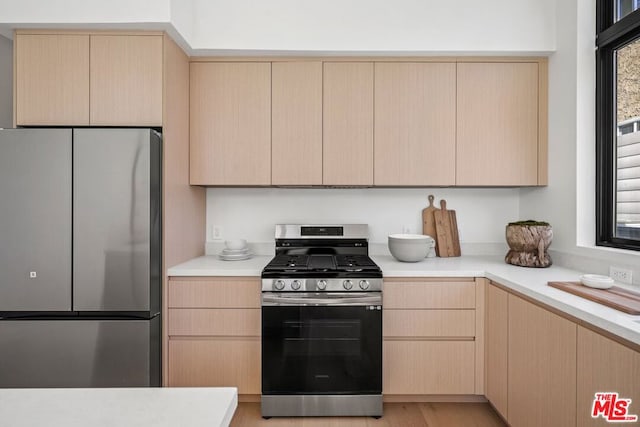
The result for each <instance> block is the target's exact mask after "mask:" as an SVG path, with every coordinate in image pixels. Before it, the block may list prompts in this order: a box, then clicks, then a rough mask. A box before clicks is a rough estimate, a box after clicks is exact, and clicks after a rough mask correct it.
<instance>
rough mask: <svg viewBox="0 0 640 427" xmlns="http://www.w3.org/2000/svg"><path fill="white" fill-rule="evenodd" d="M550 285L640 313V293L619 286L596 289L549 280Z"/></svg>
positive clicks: (611, 305)
mask: <svg viewBox="0 0 640 427" xmlns="http://www.w3.org/2000/svg"><path fill="white" fill-rule="evenodd" d="M548 285H549V286H551V287H553V288H558V289H561V290H563V291H565V292H569V293H571V294H574V295H578V296H580V297H582V298H586V299H588V300H591V301H594V302H597V303H600V304H603V305H606V306H608V307H611V308H615V309H616V310H620V311H624V312H625V313H628V314H640V293H636V292H632V291H628V290H626V289H623V288H619V287H617V286H613V287H611V288H609V289H595V288H590V287H588V286H584V285H583V284H582V283H580V282H549V283H548Z"/></svg>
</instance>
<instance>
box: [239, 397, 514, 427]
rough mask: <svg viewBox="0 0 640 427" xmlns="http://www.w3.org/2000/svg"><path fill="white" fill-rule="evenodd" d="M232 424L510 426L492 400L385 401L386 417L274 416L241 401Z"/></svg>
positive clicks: (276, 426) (277, 426)
mask: <svg viewBox="0 0 640 427" xmlns="http://www.w3.org/2000/svg"><path fill="white" fill-rule="evenodd" d="M231 426H232V427H253V426H268V427H280V426H283V427H286V426H291V427H293V426H296V427H298V426H300V427H497V426H500V427H502V426H506V424H505V423H504V422H503V421H502V419H501V418H500V417H499V416H498V414H496V412H495V411H494V410H493V408H492V407H491V406H489V404H488V403H385V404H384V416H383V417H382V418H380V419H379V420H376V419H373V418H371V417H312V418H271V419H268V420H265V419H263V418H262V417H261V416H260V404H259V403H239V404H238V409H237V410H236V413H235V415H234V417H233V420H231Z"/></svg>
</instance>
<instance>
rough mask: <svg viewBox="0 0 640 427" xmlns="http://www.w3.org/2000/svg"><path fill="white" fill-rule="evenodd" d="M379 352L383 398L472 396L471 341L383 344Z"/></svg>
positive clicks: (472, 355)
mask: <svg viewBox="0 0 640 427" xmlns="http://www.w3.org/2000/svg"><path fill="white" fill-rule="evenodd" d="M383 349H384V353H383V356H382V357H383V359H382V360H383V361H384V363H383V380H382V384H383V386H382V392H383V393H384V394H401V395H406V394H418V395H422V394H473V393H474V382H475V376H474V372H475V371H474V369H475V368H474V363H475V361H474V355H475V350H474V343H473V341H422V340H420V341H418V340H416V341H395V340H385V341H384V344H383ZM514 425H515V424H514Z"/></svg>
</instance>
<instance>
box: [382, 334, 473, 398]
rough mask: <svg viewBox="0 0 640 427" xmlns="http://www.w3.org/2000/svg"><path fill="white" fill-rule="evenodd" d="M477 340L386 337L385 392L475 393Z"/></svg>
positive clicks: (384, 357) (383, 383)
mask: <svg viewBox="0 0 640 427" xmlns="http://www.w3.org/2000/svg"><path fill="white" fill-rule="evenodd" d="M474 348H475V343H474V342H473V341H385V342H384V353H383V375H384V376H383V382H382V392H383V393H384V394H404V395H407V394H418V395H422V394H474V384H475V378H474V377H475V371H474V363H475V362H474V361H475V359H474V355H475V351H474Z"/></svg>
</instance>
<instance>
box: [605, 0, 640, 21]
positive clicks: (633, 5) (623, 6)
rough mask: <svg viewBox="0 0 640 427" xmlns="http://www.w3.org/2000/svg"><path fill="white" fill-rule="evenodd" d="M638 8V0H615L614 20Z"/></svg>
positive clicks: (639, 1) (639, 3)
mask: <svg viewBox="0 0 640 427" xmlns="http://www.w3.org/2000/svg"><path fill="white" fill-rule="evenodd" d="M639 8H640V0H616V16H615V18H616V19H615V20H616V21H618V20H620V19H622V18H624V17H625V16H627V15H628V14H630V13H631V12H633V11H634V10H636V9H639ZM609 16H611V15H609Z"/></svg>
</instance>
